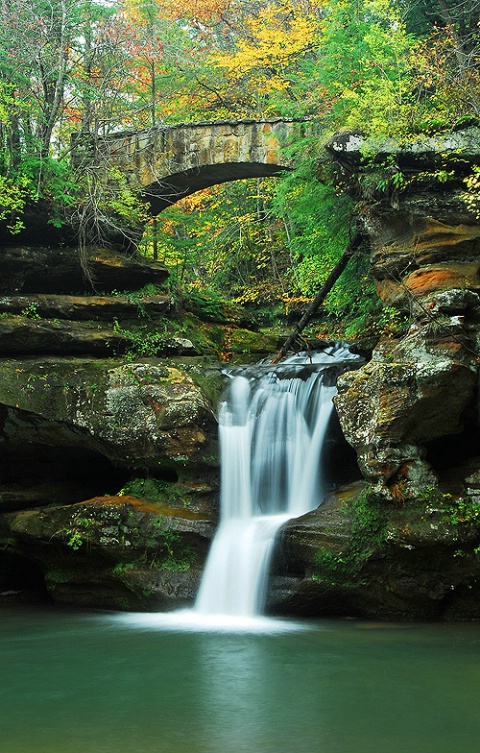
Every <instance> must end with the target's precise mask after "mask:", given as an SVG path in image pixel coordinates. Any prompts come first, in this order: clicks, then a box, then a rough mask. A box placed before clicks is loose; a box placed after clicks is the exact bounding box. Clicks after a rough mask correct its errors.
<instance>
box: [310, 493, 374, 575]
mask: <svg viewBox="0 0 480 753" xmlns="http://www.w3.org/2000/svg"><path fill="white" fill-rule="evenodd" d="M343 510H344V513H345V514H346V515H348V516H349V518H350V519H351V533H350V537H349V540H348V544H347V546H346V547H345V549H343V550H341V551H331V549H329V548H328V547H321V548H320V549H319V550H318V552H316V554H315V556H314V573H313V575H312V578H313V579H314V580H316V581H317V582H322V581H324V580H331V581H334V582H341V584H342V585H343V586H352V585H359V584H361V583H362V582H363V581H362V580H361V579H359V577H358V575H359V573H360V572H361V570H362V567H363V565H364V563H365V561H366V560H368V559H369V558H370V557H371V556H372V555H373V554H374V553H378V552H379V551H381V550H382V549H383V548H384V546H385V542H386V523H387V517H386V513H385V508H384V505H382V503H381V502H380V501H379V500H378V499H377V498H376V497H375V496H374V495H372V494H369V492H368V490H363V491H362V492H361V493H360V494H359V495H358V496H357V497H355V498H354V499H353V500H346V501H345V502H344V503H343Z"/></svg>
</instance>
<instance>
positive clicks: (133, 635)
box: [0, 607, 480, 753]
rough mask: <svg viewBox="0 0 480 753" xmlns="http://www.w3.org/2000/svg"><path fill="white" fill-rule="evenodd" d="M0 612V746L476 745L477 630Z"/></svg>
mask: <svg viewBox="0 0 480 753" xmlns="http://www.w3.org/2000/svg"><path fill="white" fill-rule="evenodd" d="M297 625H298V626H299V628H301V629H296V626H295V624H291V628H292V629H288V630H279V631H276V630H275V629H272V630H271V631H270V630H267V631H266V632H253V633H252V632H243V633H242V632H240V633H230V632H215V631H195V630H176V629H174V628H172V627H168V626H167V627H162V626H161V625H160V626H158V627H151V626H149V627H145V626H143V625H142V624H136V623H133V624H130V623H129V622H128V621H127V622H123V621H118V620H116V619H115V618H114V616H111V615H102V614H96V613H92V614H83V613H81V614H78V613H72V612H64V611H56V610H53V609H52V610H43V609H36V610H33V609H26V608H19V607H15V608H8V609H2V610H1V611H0V753H477V751H480V703H479V701H480V625H477V624H466V625H451V624H445V625H414V626H411V625H388V624H387V625H382V624H373V623H366V622H361V621H320V622H314V623H303V624H297Z"/></svg>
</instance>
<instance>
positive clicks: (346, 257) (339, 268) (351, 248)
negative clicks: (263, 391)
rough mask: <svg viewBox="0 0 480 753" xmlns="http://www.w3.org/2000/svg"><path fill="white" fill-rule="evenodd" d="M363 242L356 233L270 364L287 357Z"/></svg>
mask: <svg viewBox="0 0 480 753" xmlns="http://www.w3.org/2000/svg"><path fill="white" fill-rule="evenodd" d="M363 240H364V235H363V233H362V232H360V231H357V232H356V233H355V235H354V237H353V238H352V240H351V241H350V243H349V244H348V246H347V248H346V249H345V251H344V252H343V254H342V255H341V257H340V259H339V260H338V262H337V263H336V265H335V266H334V268H333V269H332V271H331V272H330V274H329V275H328V277H327V279H326V280H325V282H324V284H323V285H322V287H321V288H320V290H319V291H318V293H317V295H316V296H315V298H314V299H313V301H312V302H311V303H310V305H309V306H308V308H307V310H306V311H305V313H304V315H303V316H302V318H301V319H300V321H299V322H298V324H296V325H295V328H294V330H293V332H292V334H291V335H290V336H289V337H288V338H287V339H286V340H285V343H284V344H283V346H282V348H281V349H280V350H279V351H278V353H277V355H276V356H275V358H274V359H273V360H272V364H275V363H278V362H279V361H280V360H281V359H282V358H283V357H284V356H286V355H287V353H288V351H289V350H290V348H291V347H292V346H293V345H294V344H295V342H296V340H298V338H299V337H300V335H301V333H302V332H303V330H304V329H305V327H306V326H307V324H308V322H309V321H310V319H311V318H312V316H313V315H314V313H315V312H316V310H317V309H318V308H319V307H320V306H321V304H322V303H323V301H324V300H325V298H326V297H327V295H328V294H329V292H330V291H331V289H332V288H333V286H334V285H335V283H336V281H337V280H338V278H339V277H340V275H341V274H342V272H343V270H344V269H345V267H346V266H347V264H348V262H349V261H350V259H351V258H352V256H353V255H354V253H355V252H356V251H357V250H358V249H359V248H360V246H361V245H362V242H363Z"/></svg>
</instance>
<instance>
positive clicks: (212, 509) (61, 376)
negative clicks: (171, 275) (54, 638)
mask: <svg viewBox="0 0 480 753" xmlns="http://www.w3.org/2000/svg"><path fill="white" fill-rule="evenodd" d="M89 267H90V272H91V278H92V279H90V280H89V279H85V278H84V276H83V272H82V269H81V267H80V265H79V262H78V258H77V255H76V253H75V250H74V249H58V250H56V249H53V250H52V249H46V248H38V247H35V248H30V249H27V248H13V247H12V248H6V249H2V251H1V253H0V280H1V283H0V287H1V294H0V354H1V357H0V372H1V376H0V448H1V452H2V465H1V468H0V593H2V592H7V593H11V592H12V591H13V592H15V591H22V592H25V590H27V591H29V590H32V589H33V590H35V591H36V592H37V593H41V594H43V596H48V597H49V598H51V599H53V600H54V601H55V602H56V603H63V604H75V605H79V606H96V607H107V608H118V609H156V608H159V609H170V608H172V607H173V606H176V605H184V604H185V603H187V602H191V601H192V598H193V595H194V593H195V591H196V588H197V585H198V578H199V575H200V572H201V569H202V566H203V562H204V559H205V556H206V552H207V549H208V545H209V540H210V538H211V536H212V531H213V529H214V527H215V520H216V517H217V514H218V513H217V486H218V482H217V475H218V447H217V424H216V419H215V415H214V410H213V406H214V404H215V402H216V399H215V394H216V392H217V391H218V390H219V389H220V387H221V377H220V365H218V366H213V367H210V366H208V363H207V362H206V359H202V358H195V359H192V358H191V357H190V356H191V354H198V352H199V351H198V349H197V347H196V346H195V345H194V344H193V343H192V342H191V341H190V340H189V339H188V338H187V337H185V335H184V334H183V333H182V334H178V335H177V334H176V328H175V317H176V316H177V312H176V308H175V306H174V304H173V301H172V298H171V296H170V295H168V294H167V293H166V292H162V290H161V289H160V287H159V285H160V284H161V283H162V282H163V281H164V280H165V279H166V276H167V274H166V270H165V269H164V268H163V267H162V266H161V265H159V264H157V263H147V262H143V263H141V262H138V261H134V260H132V259H125V258H124V257H122V256H119V255H116V254H114V253H113V252H111V251H104V250H99V251H98V252H95V253H94V252H92V253H91V255H90V262H89ZM92 280H93V281H94V283H93V284H94V285H95V286H96V289H97V290H101V291H103V292H102V294H101V295H98V294H95V291H94V290H92ZM119 290H121V291H122V292H121V293H119V292H118V291H119ZM199 363H201V364H202V368H199ZM205 373H207V374H210V378H208V380H207V381H208V390H207V392H208V396H207V393H206V392H205V391H204V389H203V386H202V385H203V384H204V383H205ZM211 397H213V402H211V399H210V398H211Z"/></svg>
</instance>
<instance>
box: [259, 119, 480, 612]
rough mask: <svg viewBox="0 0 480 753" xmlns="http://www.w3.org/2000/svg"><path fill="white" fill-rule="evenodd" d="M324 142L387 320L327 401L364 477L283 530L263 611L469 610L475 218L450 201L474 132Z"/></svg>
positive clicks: (476, 505)
mask: <svg viewBox="0 0 480 753" xmlns="http://www.w3.org/2000/svg"><path fill="white" fill-rule="evenodd" d="M328 150H329V153H330V159H333V161H334V167H335V170H336V174H337V178H338V180H339V183H341V184H342V185H343V186H344V188H347V189H348V190H349V191H350V192H351V193H352V194H353V195H354V196H356V198H357V199H358V200H359V209H360V211H361V214H362V217H363V223H364V226H365V228H366V231H367V233H368V235H369V237H370V241H371V247H372V257H371V261H372V274H373V276H374V279H375V280H376V282H377V290H378V294H379V296H380V298H381V299H382V301H383V302H384V304H385V306H386V309H385V314H386V320H387V327H386V330H385V333H384V334H383V336H382V338H381V339H380V341H379V343H378V345H377V347H376V348H375V349H374V351H373V355H372V359H371V361H370V362H369V363H367V364H365V365H364V366H363V367H362V368H360V369H359V370H357V371H352V372H349V373H347V374H344V375H343V376H341V377H340V379H339V381H338V395H337V397H336V400H335V402H336V406H337V411H338V415H339V419H340V423H341V426H342V428H343V431H344V434H345V437H346V438H347V440H348V441H349V443H350V444H351V445H352V446H353V447H354V449H355V450H356V453H357V457H358V461H359V466H360V468H361V471H362V473H363V476H364V478H365V482H364V484H363V486H362V487H361V489H356V490H353V491H352V490H350V493H348V490H347V491H346V492H345V495H344V496H343V497H342V496H341V495H340V496H337V497H333V498H332V499H331V500H330V501H329V503H328V504H327V505H326V506H324V507H322V508H320V509H319V510H317V511H314V512H312V513H310V514H309V515H307V516H304V517H303V518H301V519H300V520H298V521H291V522H290V523H289V524H288V525H287V526H286V527H285V529H284V532H283V538H282V540H281V543H280V544H279V548H278V555H277V561H276V565H275V570H274V573H275V577H274V580H273V587H272V592H271V599H270V608H271V609H272V610H273V611H280V612H291V611H300V612H302V613H304V614H315V615H318V614H339V613H340V614H350V615H357V616H368V617H377V618H378V617H382V618H393V619H399V618H400V619H415V618H421V619H439V618H445V619H480V598H479V597H480V565H479V562H480V560H479V556H478V555H479V551H480V494H479V484H478V478H479V476H480V449H479V448H480V427H479V417H478V403H479V395H478V373H479V342H480V341H479V333H480V225H479V222H478V218H477V217H476V216H475V212H472V211H471V210H470V208H469V205H468V204H467V202H466V201H465V198H464V196H463V194H464V193H465V191H466V184H465V182H464V181H465V178H466V176H468V175H469V174H472V171H473V169H474V167H475V166H476V165H477V164H479V162H480V130H478V129H476V128H473V129H468V130H466V131H464V132H456V133H452V134H444V135H442V136H440V137H438V138H436V139H429V140H428V141H426V142H425V141H424V142H422V141H419V142H417V143H413V144H411V145H410V146H408V145H407V146H405V145H403V146H399V145H397V144H394V143H386V144H380V145H379V144H376V145H369V144H368V142H366V141H365V140H364V139H363V137H361V136H359V135H356V134H340V135H339V136H337V137H334V139H332V141H331V142H330V144H329V145H328ZM470 206H471V205H470Z"/></svg>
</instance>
